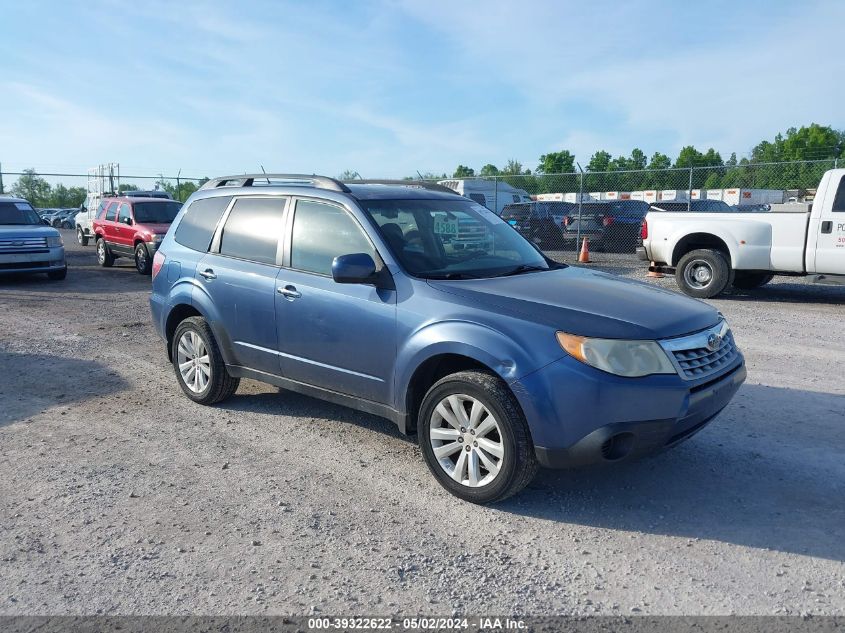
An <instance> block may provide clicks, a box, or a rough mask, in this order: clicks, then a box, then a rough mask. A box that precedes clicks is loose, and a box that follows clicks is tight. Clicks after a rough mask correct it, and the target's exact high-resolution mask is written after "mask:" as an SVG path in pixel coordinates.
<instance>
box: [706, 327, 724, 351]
mask: <svg viewBox="0 0 845 633" xmlns="http://www.w3.org/2000/svg"><path fill="white" fill-rule="evenodd" d="M720 347H722V337H721V336H719V335H718V334H716V333H714V332H711V333H710V335H709V336H708V337H707V349H709V350H710V351H711V352H715V351H716V350H718V349H719V348H720Z"/></svg>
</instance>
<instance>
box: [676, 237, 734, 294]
mask: <svg viewBox="0 0 845 633" xmlns="http://www.w3.org/2000/svg"><path fill="white" fill-rule="evenodd" d="M699 272H700V274H701V275H703V276H706V277H707V278H706V280H705V279H704V277H702V278H698V277H697V274H698V273H699ZM675 281H676V282H677V284H678V287H679V288H680V289H681V291H683V293H684V294H685V295H689V296H690V297H695V298H696V299H710V298H711V297H715V296H716V295H718V294H720V293H721V292H722V291H724V290H725V288H727V287H728V286H729V285H730V284H731V283H732V282H733V271H732V270H731V265H730V264H729V263H728V260H727V258H726V257H725V255H724V254H723V253H722V252H721V251H715V250H711V249H698V250H694V251H690V252H689V253H687V254H686V255H684V256H683V257H681V261H679V262H678V265H677V266H676V267H675Z"/></svg>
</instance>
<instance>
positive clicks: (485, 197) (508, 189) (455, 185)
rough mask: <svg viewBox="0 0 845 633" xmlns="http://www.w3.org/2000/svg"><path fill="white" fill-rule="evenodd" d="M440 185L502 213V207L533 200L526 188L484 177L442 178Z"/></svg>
mask: <svg viewBox="0 0 845 633" xmlns="http://www.w3.org/2000/svg"><path fill="white" fill-rule="evenodd" d="M437 184H438V185H443V186H444V187H449V189H451V190H453V191H456V192H458V193H459V194H461V195H462V196H464V197H465V198H470V199H471V200H475V201H476V202H477V203H479V204H483V205H484V206H485V207H487V208H488V209H490V210H491V211H493V212H494V213H496V214H498V215H501V213H502V209H504V208H505V207H506V206H507V205H509V204H514V203H517V202H531V201H532V200H531V196H529V195H528V192H527V191H525V190H524V189H517V188H516V187H512V186H511V185H509V184H508V183H506V182H502V181H495V180H487V179H484V178H474V179H458V178H450V179H449V180H440V181H438V183H437Z"/></svg>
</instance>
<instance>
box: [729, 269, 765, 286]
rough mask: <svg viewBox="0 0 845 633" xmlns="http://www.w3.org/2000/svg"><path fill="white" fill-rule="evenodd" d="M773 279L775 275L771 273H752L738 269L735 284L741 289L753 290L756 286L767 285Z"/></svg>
mask: <svg viewBox="0 0 845 633" xmlns="http://www.w3.org/2000/svg"><path fill="white" fill-rule="evenodd" d="M772 279H774V275H770V274H769V273H751V272H746V271H743V270H738V271H736V273H735V274H734V282H733V286H734V288H739V289H740V290H753V289H754V288H759V287H760V286H765V285H766V284H767V283H769V282H770V281H771V280H772Z"/></svg>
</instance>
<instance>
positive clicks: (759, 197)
mask: <svg viewBox="0 0 845 633" xmlns="http://www.w3.org/2000/svg"><path fill="white" fill-rule="evenodd" d="M785 197H786V194H785V193H784V191H783V189H741V188H734V189H724V190H723V191H722V200H723V201H725V202H727V203H728V204H730V205H745V204H783V201H784V199H785Z"/></svg>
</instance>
